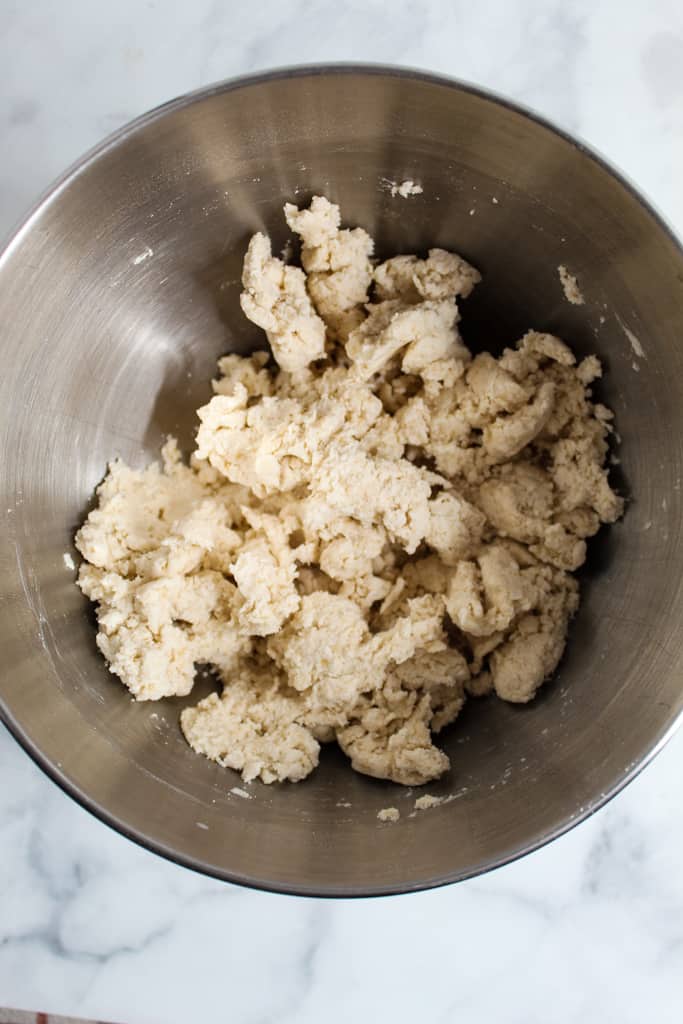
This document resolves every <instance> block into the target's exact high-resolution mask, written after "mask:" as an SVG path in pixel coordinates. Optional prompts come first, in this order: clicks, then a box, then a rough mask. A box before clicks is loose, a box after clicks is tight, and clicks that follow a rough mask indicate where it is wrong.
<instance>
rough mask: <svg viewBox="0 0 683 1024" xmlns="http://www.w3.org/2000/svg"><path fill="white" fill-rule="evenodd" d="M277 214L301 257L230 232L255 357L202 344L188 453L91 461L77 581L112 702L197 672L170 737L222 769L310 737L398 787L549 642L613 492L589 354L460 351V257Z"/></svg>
mask: <svg viewBox="0 0 683 1024" xmlns="http://www.w3.org/2000/svg"><path fill="white" fill-rule="evenodd" d="M391 184H392V194H394V195H399V196H402V197H407V196H410V195H416V194H418V193H419V192H421V191H422V189H421V186H419V185H416V184H415V183H414V182H412V181H410V180H407V181H405V182H403V183H402V184H400V185H397V184H396V183H391ZM494 202H495V199H494ZM473 211H474V208H473V209H472V212H473ZM285 217H286V220H287V223H288V225H289V227H290V229H291V230H292V231H293V232H295V233H296V234H297V235H298V236H299V238H300V240H301V262H302V266H301V267H297V266H293V265H290V264H288V263H287V262H285V259H284V258H283V259H278V258H277V257H274V256H273V254H272V246H271V242H270V239H269V238H267V237H266V236H265V235H263V234H256V235H254V237H253V238H252V239H251V241H250V242H249V245H248V248H247V251H246V254H245V259H244V268H243V275H242V281H243V286H244V289H243V292H242V296H241V305H242V309H243V310H244V313H245V314H246V316H247V317H248V318H249V319H250V320H252V321H253V322H254V323H255V324H257V325H258V326H260V327H261V328H262V329H263V331H264V332H265V337H266V339H267V341H268V342H269V343H270V349H271V353H272V356H273V358H274V362H275V364H277V365H274V363H273V361H272V360H270V359H269V355H268V353H267V352H264V351H256V352H253V353H252V354H250V355H244V356H243V355H237V354H234V353H233V354H231V355H226V356H224V357H223V358H222V359H221V360H220V361H219V364H218V377H217V379H216V380H215V381H213V392H214V394H213V397H212V398H211V400H210V401H209V402H208V403H207V404H206V405H204V406H203V407H202V408H201V409H199V410H198V417H199V429H198V432H197V444H196V449H195V451H194V452H193V454H192V455H191V457H190V459H189V461H188V462H185V461H184V460H183V459H182V457H181V454H180V451H179V450H178V446H177V444H176V442H175V441H174V440H173V439H172V438H171V439H169V440H168V441H167V443H166V444H165V445H164V448H163V449H162V452H161V462H160V463H159V464H153V465H151V466H148V467H147V468H146V469H133V468H131V467H129V466H126V465H125V464H124V463H123V462H121V461H120V460H116V461H114V462H112V463H111V464H110V466H109V470H108V473H107V475H106V477H105V479H104V481H103V482H102V484H101V485H100V486H99V488H98V489H97V506H96V507H95V508H94V509H93V510H92V511H91V513H90V515H89V516H88V518H87V520H86V521H85V522H84V524H83V525H82V527H81V529H80V530H79V531H78V533H77V535H76V547H77V549H78V551H79V552H80V553H81V555H82V556H83V559H84V560H83V562H82V564H81V566H80V567H79V572H78V585H79V586H80V588H81V590H82V591H83V593H84V594H85V595H86V596H87V597H89V598H90V599H91V600H92V601H93V602H95V604H96V605H97V622H98V632H97V645H98V647H99V649H100V651H101V652H102V654H103V656H104V657H105V659H106V661H107V663H108V665H109V668H110V670H111V671H112V672H113V673H114V674H116V675H117V676H118V677H119V679H120V680H121V681H122V683H123V684H124V685H125V686H126V687H128V689H129V691H130V693H131V694H132V695H133V697H134V698H135V699H136V700H160V699H162V698H165V697H177V696H185V695H187V694H189V693H190V692H191V691H192V689H193V686H194V683H195V679H196V677H197V674H198V670H199V671H200V672H202V673H204V674H205V675H206V674H211V675H212V676H213V677H214V678H215V682H216V692H212V693H210V694H209V696H206V697H204V699H203V700H200V701H199V702H198V703H196V704H195V706H194V707H192V706H190V707H185V708H184V710H183V711H182V712H181V714H180V725H181V729H182V732H183V734H184V736H185V738H186V740H187V742H188V743H189V744H190V746H191V747H192V748H193V749H194V750H195V751H196V752H197V753H198V754H201V755H203V756H205V757H207V758H210V759H211V760H213V761H215V762H216V763H217V764H219V765H222V766H223V767H225V768H226V769H230V770H232V771H234V772H239V773H240V775H241V776H242V778H243V780H244V781H245V782H249V781H250V780H252V779H259V780H260V781H261V782H263V783H265V784H271V783H276V782H284V781H289V782H299V781H301V780H302V779H305V778H306V777H307V776H308V775H309V774H310V773H311V772H312V771H314V770H315V768H316V766H317V765H318V761H319V756H320V747H321V745H322V744H325V743H334V742H336V743H337V744H338V745H339V747H340V748H341V750H342V751H343V752H344V754H345V755H346V756H347V757H348V759H349V761H350V762H351V765H352V767H353V768H354V769H356V770H357V771H359V772H362V773H364V774H367V775H370V776H373V777H375V778H380V779H389V780H391V781H392V782H395V783H399V784H402V785H406V786H420V785H424V784H426V783H429V782H431V781H432V780H434V779H438V778H440V777H442V776H443V775H444V774H445V773H446V772H448V771H449V769H450V767H451V764H450V759H449V757H448V756H447V754H446V753H445V752H444V750H442V749H441V747H440V746H439V745H438V744H439V742H440V739H441V736H442V733H443V731H444V730H446V729H447V728H448V727H449V726H450V725H451V724H452V723H453V722H454V721H455V720H456V719H457V717H458V715H459V714H460V712H461V710H462V708H463V706H464V704H465V702H466V701H467V700H468V699H470V698H482V697H484V696H486V695H489V694H490V695H492V696H494V695H495V696H497V697H498V698H500V699H503V700H507V701H512V702H516V703H525V702H527V701H529V700H531V699H532V698H533V697H534V696H535V694H536V692H537V691H538V689H539V687H540V686H542V684H543V683H544V682H545V681H546V680H547V679H548V678H549V677H550V676H551V675H552V673H553V672H554V671H555V668H556V666H557V664H558V662H559V660H560V658H561V656H562V652H563V650H564V646H565V643H566V638H567V631H568V628H569V623H570V621H571V618H572V616H573V615H574V613H575V612H576V609H577V607H578V602H579V593H578V583H577V581H576V579H575V577H574V576H573V575H572V574H573V573H574V572H575V570H577V569H578V568H579V567H580V566H581V565H582V564H583V562H584V560H585V558H586V552H587V544H588V541H589V539H590V538H591V537H592V536H593V535H594V534H595V533H597V531H598V530H599V528H600V526H601V524H602V523H612V522H614V521H615V520H616V519H617V518H618V517H619V516H620V515H621V512H622V509H623V502H622V499H621V498H620V497H619V496H618V495H617V494H616V493H615V492H614V490H613V489H612V487H611V484H610V481H609V478H608V463H609V458H610V452H609V440H610V437H613V438H614V439H617V435H616V434H615V432H614V429H613V425H612V420H613V416H612V413H611V412H610V410H609V409H607V408H605V406H603V405H601V404H599V403H597V402H594V400H593V397H592V394H591V385H592V384H593V382H594V381H595V380H596V379H597V378H599V377H600V376H601V373H602V368H601V365H600V362H599V360H598V359H597V358H596V357H595V356H590V355H589V356H588V357H586V358H584V359H583V360H582V361H581V362H579V363H578V364H577V361H576V359H575V357H574V354H573V353H572V351H571V349H570V348H569V347H568V346H567V345H566V344H565V343H564V342H563V341H562V340H561V339H560V338H557V337H555V336H554V335H551V334H547V333H544V332H541V331H529V332H527V334H525V335H524V336H523V337H522V338H520V339H519V340H518V341H517V342H516V343H515V344H514V345H511V346H510V347H508V348H505V349H504V351H503V352H502V354H501V355H500V356H498V357H497V358H496V357H494V356H493V355H492V354H491V353H488V352H480V353H478V354H477V355H476V356H473V355H472V353H471V352H470V350H469V349H468V348H467V345H466V344H465V342H464V340H463V338H462V337H461V334H460V306H461V304H462V303H463V302H466V300H467V297H468V296H469V295H470V293H471V292H472V290H473V289H474V288H475V287H476V285H477V284H478V283H479V281H480V280H481V275H480V273H479V271H478V270H477V269H476V268H475V267H473V266H472V265H471V264H470V263H469V262H468V261H467V260H465V259H463V257H462V256H460V255H458V254H457V253H454V252H449V251H447V250H445V249H440V248H434V249H430V250H429V251H428V253H427V254H426V255H424V254H422V255H421V256H417V255H412V254H400V255H397V256H393V257H391V258H390V259H387V260H385V261H383V262H378V261H377V260H376V259H374V258H373V249H374V245H373V240H372V239H371V238H370V236H369V235H368V234H367V232H366V231H365V230H363V229H362V228H358V227H355V228H345V227H342V226H341V224H342V221H341V212H340V210H339V207H338V206H336V205H335V204H334V203H332V202H330V201H329V200H328V199H326V198H324V197H322V196H316V197H314V198H313V200H312V202H311V204H310V206H308V207H307V208H306V209H297V207H296V206H294V205H291V204H287V205H286V206H285ZM288 255H289V254H288V253H284V254H283V257H284V256H288ZM560 275H561V278H562V281H563V286H564V287H565V290H566V292H567V296H568V298H570V301H583V300H582V298H580V293H579V292H578V288H577V287H576V282H575V281H574V279H573V278H572V277H571V275H568V274H567V272H566V270H565V268H563V267H561V268H560ZM571 289H575V291H571ZM570 293H571V294H570ZM571 295H574V298H571ZM577 296H579V298H577ZM624 329H625V330H626V328H624ZM630 340H631V344H632V346H633V349H634V352H635V353H636V355H638V357H639V358H641V357H642V355H643V353H642V347H640V343H639V342H637V339H635V337H631V338H630ZM62 557H63V562H64V565H65V566H66V568H68V569H69V570H73V569H75V568H76V567H75V564H74V561H73V559H72V557H71V555H70V554H69V553H68V552H66V553H65V554H64V555H63V556H62ZM231 779H232V780H233V781H234V779H233V777H232V776H231V775H229V774H226V788H228V789H229V787H230V781H229V780H231ZM230 792H231V793H232V794H234V795H235V796H237V797H240V798H242V799H250V794H249V793H248V792H247V791H246V790H243V789H241V788H239V787H238V786H233V787H232V789H230ZM460 792H463V791H462V790H461V791H460ZM457 795H458V794H454V795H452V796H449V797H434V796H431V795H429V794H425V795H424V796H422V797H419V798H418V799H417V800H416V802H415V812H413V813H416V812H417V811H418V810H424V809H427V808H429V807H436V806H438V805H439V804H441V803H445V802H448V801H449V800H451V799H456V796H457ZM338 806H340V807H345V806H347V802H346V801H340V802H339V804H338ZM378 818H379V819H380V820H381V821H396V820H398V818H399V811H398V809H397V808H395V807H388V808H384V809H383V810H381V811H380V812H379V814H378Z"/></svg>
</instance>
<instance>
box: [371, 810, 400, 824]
mask: <svg viewBox="0 0 683 1024" xmlns="http://www.w3.org/2000/svg"><path fill="white" fill-rule="evenodd" d="M377 817H378V818H379V820H380V821H398V819H399V818H400V817H401V812H400V811H399V809H398V807H383V808H382V810H381V811H378V812H377Z"/></svg>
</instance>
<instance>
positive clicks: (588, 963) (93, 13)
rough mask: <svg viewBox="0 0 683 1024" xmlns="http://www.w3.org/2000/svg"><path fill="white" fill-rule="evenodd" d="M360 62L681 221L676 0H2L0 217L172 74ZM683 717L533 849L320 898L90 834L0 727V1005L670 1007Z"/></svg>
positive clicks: (243, 1022) (138, 1019) (288, 1015)
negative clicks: (462, 97)
mask: <svg viewBox="0 0 683 1024" xmlns="http://www.w3.org/2000/svg"><path fill="white" fill-rule="evenodd" d="M350 59H353V60H369V61H379V62H392V63H398V64H408V65H413V66H416V67H422V68H427V69H431V70H435V71H441V72H446V73H449V74H452V75H455V76H458V77H461V78H463V79H469V80H470V81H472V82H475V83H479V84H482V85H484V86H488V87H491V88H493V89H495V90H499V91H501V92H504V93H507V94H508V95H510V96H511V97H513V98H515V99H517V100H521V101H522V102H524V103H526V104H528V105H530V106H531V107H534V108H535V109H536V110H538V111H540V112H542V113H543V114H546V115H548V116H549V117H551V118H553V119H555V121H556V122H558V123H559V124H560V125H562V126H564V127H565V128H567V129H569V130H570V131H575V132H578V133H579V134H580V135H582V136H583V137H584V138H585V139H587V140H588V141H589V142H590V143H592V144H594V145H595V146H597V147H598V148H599V149H601V150H602V152H603V153H604V154H605V155H606V156H608V157H609V158H610V159H612V160H613V161H614V162H615V163H617V164H618V165H620V166H621V167H622V168H623V169H624V170H625V171H626V172H627V173H628V174H629V175H630V176H631V178H632V179H633V180H634V181H635V182H636V183H637V184H638V185H640V186H641V188H643V189H644V190H645V191H646V193H648V194H649V195H650V197H651V198H653V199H654V201H655V202H656V203H657V204H658V206H659V207H660V209H661V210H662V211H663V212H664V213H665V214H666V215H667V216H668V217H669V218H670V220H671V221H672V222H673V224H674V226H675V227H677V228H678V230H679V231H683V190H682V189H681V186H680V181H681V168H682V167H683V8H682V7H681V6H680V3H679V2H677V0H649V2H648V3H647V4H642V3H635V2H633V3H632V2H630V0H627V2H617V0H611V2H610V0H598V2H596V0H574V2H573V3H571V4H567V3H565V2H560V0H546V2H544V0H510V2H507V0H489V2H488V3H474V4H466V3H461V2H458V3H455V2H449V0H440V2H437V0H433V2H423V3H412V2H411V3H408V2H407V0H393V2H391V3H389V2H387V0H366V2H365V3H360V2H355V0H354V2H351V3H346V4H342V3H338V2H332V0H325V2H322V0H290V2H289V3H286V4H285V3H280V2H279V0H261V3H255V4H242V3H240V4H237V3H234V2H231V0H226V2H224V3H217V2H213V0H194V2H193V3H189V2H183V0H168V2H166V3H163V2H143V0H118V2H117V3H116V4H107V5H105V4H103V3H97V2H91V0H61V2H60V3H59V4H57V3H53V0H31V2H30V3H28V4H27V3H24V2H21V0H0V133H1V134H0V138H1V139H2V154H3V155H2V160H0V234H4V233H5V232H6V231H8V230H9V228H10V227H11V226H12V224H13V223H14V222H16V221H17V219H18V218H19V217H20V215H21V213H22V212H23V211H24V209H25V208H26V207H27V206H28V204H29V203H30V202H31V201H32V200H33V198H34V197H35V196H36V194H37V193H38V192H39V191H40V190H41V189H42V188H43V187H44V186H45V185H46V184H48V182H49V181H50V179H51V178H53V177H54V176H55V175H57V174H58V173H59V172H60V171H61V170H62V169H63V168H64V167H65V166H66V165H67V164H69V163H70V162H71V161H73V160H74V159H75V158H76V157H77V156H78V155H79V154H80V153H81V152H82V151H83V150H84V149H86V148H88V147H89V146H91V145H92V144H94V143H95V142H97V141H98V140H99V139H100V138H101V137H102V136H103V135H105V134H107V133H108V132H110V131H112V130H113V129H114V128H117V127H118V126H119V125H121V124H122V123H124V122H125V121H127V120H129V119H130V118H132V117H134V116H135V115H137V114H139V113H141V112H142V111H144V110H145V109H147V108H149V107H152V106H154V105H156V104H158V103H160V102H162V101H164V100H166V99H169V98H171V97H172V96H174V95H177V94H179V93H182V92H185V91H186V90H189V89H195V88H197V87H198V86H201V85H203V84H206V83H209V82H211V81H212V80H217V79H221V78H225V77H229V76H231V75H235V74H239V73H242V72H247V71H254V70H258V69H261V68H266V67H269V66H275V65H282V64H287V63H303V62H311V61H324V60H350ZM682 776H683V735H680V734H679V736H678V737H677V738H674V740H673V741H672V742H671V743H670V744H669V746H668V748H667V749H666V750H665V751H664V753H662V754H661V755H660V757H659V758H658V759H657V760H656V761H655V763H654V764H652V765H651V766H650V767H649V768H648V769H647V771H646V772H645V773H644V774H643V775H641V776H640V777H639V778H638V779H637V780H636V781H635V782H634V783H633V784H632V785H631V786H630V787H629V788H628V790H626V791H625V792H624V793H622V794H621V795H620V796H619V797H617V798H616V799H615V800H614V801H613V802H612V803H611V804H609V805H608V806H607V807H606V808H605V809H603V810H602V811H600V812H599V813H598V814H596V815H595V816H594V817H593V818H592V819H590V820H589V821H588V822H586V823H584V824H583V825H581V826H580V827H579V828H577V829H576V830H574V831H573V832H572V833H570V834H569V835H568V836H566V837H564V838H562V839H560V840H559V841H558V842H556V843H554V844H552V845H551V846H550V847H547V848H545V849H544V850H542V851H540V852H538V853H536V854H534V855H532V856H530V857H527V858H526V859H525V860H522V861H521V862H518V863H516V864H514V865H511V866H509V867H506V868H504V869H502V870H499V871H497V872H495V873H493V874H490V875H488V876H485V877H482V878H479V879H477V880H474V881H472V882H469V883H465V884H461V885H458V886H452V887H450V888H448V889H443V890H438V891H435V892H431V893H424V894H420V895H416V896H410V897H398V898H391V899H385V900H376V901H366V900H362V901H357V902H327V901H313V900H303V899H296V898H291V897H281V896H274V895H268V894H263V893H257V892H249V891H244V890H240V889H238V888H234V887H231V886H229V885H224V884H222V883H219V882H214V881H210V880H207V879H204V878H201V877H199V876H197V875H194V874H192V873H191V872H190V871H187V870H184V869H182V868H179V867H176V866H174V865H172V864H169V863H166V862H165V861H162V860H161V859H159V858H157V857H155V856H154V855H152V854H150V853H147V852H146V851H144V850H141V849H138V848H137V847H135V846H134V845H133V844H132V843H130V842H128V841H127V840H125V839H123V838H121V837H120V836H118V835H116V834H114V833H113V832H111V831H109V830H108V829H107V828H106V827H105V826H103V825H101V824H100V823H99V822H97V821H95V820H94V819H93V818H91V817H90V816H89V815H88V814H87V813H86V812H85V811H83V810H81V809H80V808H79V807H77V806H76V805H75V804H74V803H72V802H71V800H69V799H68V798H67V797H66V796H64V795H63V794H62V793H61V792H60V791H59V790H58V789H57V787H56V786H54V785H53V784H52V783H51V782H49V781H48V780H47V778H45V777H44V776H43V775H42V774H41V773H40V772H39V770H38V769H37V768H36V767H35V766H34V765H33V764H32V762H31V761H30V760H29V759H28V757H27V756H26V755H25V754H24V753H23V752H22V751H21V750H20V749H19V747H18V746H17V745H16V744H15V743H14V741H13V740H12V739H11V738H10V736H9V735H8V734H7V733H6V732H4V731H2V730H1V728H0V780H1V781H0V851H1V856H0V1005H3V1004H4V1005H9V1006H17V1007H25V1008H32V1009H43V1010H49V1011H51V1012H55V1013H65V1014H80V1015H83V1016H99V1017H101V1018H104V1019H107V1020H116V1021H125V1022H126V1024H160V1022H164V1024H187V1022H193V1024H194V1022H200V1021H203V1020H208V1019H211V1020H220V1021H224V1020H225V1021H228V1020H230V1021H239V1022H240V1024H248V1022H253V1024H256V1022H262V1021H267V1022H269V1024H285V1022H297V1024H299V1022H302V1024H306V1022H317V1021H318V1020H319V1019H320V1018H321V1017H322V1016H323V1015H324V1018H325V1019H326V1020H327V1021H328V1022H329V1024H335V1022H342V1021H344V1022H346V1021H349V1020H358V1021H366V1020H370V1019H380V1020H392V1021H395V1022H397V1024H398V1022H402V1021H412V1020H414V1019H419V1020H425V1021H429V1022H430V1024H431V1022H437V1021H444V1022H450V1021H454V1020H462V1021H466V1022H467V1024H480V1022H481V1024H498V1022H506V1024H508V1022H509V1024H547V1022H549V1021H552V1022H553V1024H574V1022H578V1021H581V1022H582V1024H583V1022H586V1021H596V1020H600V1021H601V1022H602V1024H611V1022H615V1024H616V1022H618V1024H642V1022H643V1021H645V1020H652V1021H656V1022H657V1024H669V1022H670V1024H674V1022H676V1024H678V1022H679V1021H680V1020H681V1019H682V1017H681V1015H682V1013H683V805H682V804H681V798H680V779H681V777H682Z"/></svg>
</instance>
